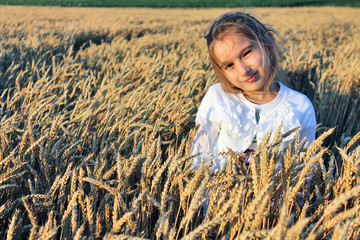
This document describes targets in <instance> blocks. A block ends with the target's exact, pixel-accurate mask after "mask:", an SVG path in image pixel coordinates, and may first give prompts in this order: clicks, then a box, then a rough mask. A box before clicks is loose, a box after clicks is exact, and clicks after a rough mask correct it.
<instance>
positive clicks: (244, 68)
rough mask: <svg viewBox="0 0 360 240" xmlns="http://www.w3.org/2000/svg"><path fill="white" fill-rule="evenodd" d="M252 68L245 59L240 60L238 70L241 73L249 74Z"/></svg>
mask: <svg viewBox="0 0 360 240" xmlns="http://www.w3.org/2000/svg"><path fill="white" fill-rule="evenodd" d="M250 70H251V68H250V67H249V65H247V64H246V63H245V62H244V61H241V60H239V61H238V62H237V71H238V73H239V74H241V75H243V76H247V75H248V73H249V72H250Z"/></svg>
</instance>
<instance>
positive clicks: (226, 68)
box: [192, 12, 316, 172]
mask: <svg viewBox="0 0 360 240" xmlns="http://www.w3.org/2000/svg"><path fill="white" fill-rule="evenodd" d="M273 34H275V32H274V30H273V29H272V28H270V27H269V26H266V25H264V24H262V23H261V22H259V21H258V20H257V19H256V18H255V17H253V16H251V15H250V14H248V13H243V12H230V13H226V14H224V15H222V16H220V17H219V18H217V19H216V20H215V21H214V22H213V24H212V25H211V27H210V29H209V31H208V33H207V35H206V36H205V38H206V40H207V46H208V51H209V54H210V59H211V63H212V65H213V67H214V70H215V72H216V75H217V76H218V79H219V81H220V83H217V84H215V85H213V86H211V87H210V88H209V90H208V91H207V93H206V94H205V96H204V98H203V100H202V102H201V104H200V107H199V109H198V113H197V116H196V120H195V122H196V124H197V125H200V127H199V130H198V132H197V135H196V136H195V139H194V142H193V145H192V154H194V153H199V155H197V157H196V158H195V159H194V161H193V164H192V166H193V167H194V169H195V170H196V169H198V168H199V166H200V165H201V162H202V161H204V162H205V163H206V164H212V171H213V172H216V171H221V170H222V169H223V168H224V167H225V164H226V162H227V161H228V159H229V156H227V155H219V153H221V152H227V151H228V150H229V149H231V150H232V151H234V152H237V153H246V154H251V153H252V152H253V151H254V150H255V149H256V148H257V145H258V143H259V142H261V140H262V139H263V138H264V137H265V135H266V134H267V133H268V132H269V131H271V130H272V131H276V130H277V129H278V127H279V125H280V124H281V123H283V128H282V133H285V132H287V131H289V130H292V129H294V128H296V127H301V128H300V130H299V131H300V140H302V139H306V141H307V145H309V144H310V143H311V142H312V141H313V140H314V138H315V127H316V120H315V113H314V108H313V106H312V104H311V102H310V101H309V99H308V98H307V97H306V96H305V95H303V94H301V93H299V92H296V91H294V90H292V89H290V88H288V87H286V86H285V85H283V84H282V83H280V82H278V81H275V78H276V74H277V70H278V65H279V64H278V61H279V54H278V48H277V45H276V41H275V38H274V35H273ZM294 136H295V134H293V135H291V136H289V137H287V138H285V139H284V140H283V143H282V145H283V146H285V144H286V142H287V141H289V140H291V139H292V138H293V137H294ZM242 160H244V161H246V160H247V159H242Z"/></svg>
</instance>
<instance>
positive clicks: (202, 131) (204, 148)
mask: <svg viewBox="0 0 360 240" xmlns="http://www.w3.org/2000/svg"><path fill="white" fill-rule="evenodd" d="M195 122H196V124H198V125H200V126H199V129H198V131H197V134H196V136H195V138H194V141H193V144H192V147H191V154H196V153H199V155H197V156H196V157H195V158H194V160H193V162H192V167H193V168H194V170H197V169H198V168H199V167H200V165H201V163H202V161H204V163H205V164H209V163H210V162H211V160H212V159H213V158H214V156H215V145H216V142H217V140H218V136H219V132H220V124H218V123H216V122H213V121H210V120H209V119H206V118H205V117H204V116H202V115H201V114H199V113H198V115H197V117H196V121H195Z"/></svg>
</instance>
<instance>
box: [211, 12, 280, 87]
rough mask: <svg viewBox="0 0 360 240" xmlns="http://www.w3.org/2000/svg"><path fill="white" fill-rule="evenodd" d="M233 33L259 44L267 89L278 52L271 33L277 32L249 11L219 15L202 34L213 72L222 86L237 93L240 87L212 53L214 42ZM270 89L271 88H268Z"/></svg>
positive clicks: (276, 65)
mask: <svg viewBox="0 0 360 240" xmlns="http://www.w3.org/2000/svg"><path fill="white" fill-rule="evenodd" d="M233 33H241V34H244V35H245V36H246V37H247V38H249V39H250V40H252V41H256V42H257V44H258V45H259V47H260V49H261V53H262V57H263V67H264V69H266V70H267V72H268V76H265V77H266V78H267V82H266V83H265V90H266V91H268V90H269V89H270V86H271V84H272V82H273V81H274V79H275V77H276V73H277V70H278V65H279V52H278V47H277V44H276V40H275V38H274V36H273V34H275V35H278V34H277V32H276V31H275V30H274V29H273V28H271V27H270V26H267V25H264V24H262V23H261V22H260V21H259V20H257V19H256V18H255V17H253V16H251V15H250V14H249V13H244V12H229V13H225V14H223V15H221V16H220V17H218V18H217V19H215V21H214V22H213V23H212V24H211V26H210V28H209V30H208V33H207V34H206V35H205V36H204V37H205V39H206V42H207V46H208V50H209V54H210V60H211V63H212V65H213V66H214V69H215V73H216V74H217V76H218V77H219V80H220V83H221V86H222V88H223V89H224V90H225V91H227V92H230V93H239V92H240V91H241V89H239V88H237V87H235V86H234V85H233V84H232V83H231V82H230V81H229V80H228V79H227V77H226V75H225V73H224V72H223V70H222V69H221V67H220V66H219V65H218V64H217V62H216V57H215V55H214V43H215V41H217V40H221V39H222V38H223V37H225V36H228V35H231V34H233ZM270 90H271V89H270Z"/></svg>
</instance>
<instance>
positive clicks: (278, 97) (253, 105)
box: [237, 81, 285, 110]
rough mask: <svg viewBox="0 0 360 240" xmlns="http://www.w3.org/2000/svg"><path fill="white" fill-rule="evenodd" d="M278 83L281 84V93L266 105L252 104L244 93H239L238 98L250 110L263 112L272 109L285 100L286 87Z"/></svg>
mask: <svg viewBox="0 0 360 240" xmlns="http://www.w3.org/2000/svg"><path fill="white" fill-rule="evenodd" d="M276 83H277V84H279V87H280V89H279V92H278V93H277V96H276V97H275V98H274V99H273V100H272V101H271V102H268V103H265V104H256V103H253V102H250V101H249V100H247V99H246V97H245V96H244V95H243V93H242V92H240V93H238V94H237V97H239V98H240V100H241V102H242V103H244V104H245V105H246V106H247V107H249V108H261V109H263V110H266V109H272V108H274V107H275V106H276V105H277V104H279V102H280V101H281V100H282V99H283V97H284V94H285V86H284V85H283V84H282V83H281V82H278V81H276Z"/></svg>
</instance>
